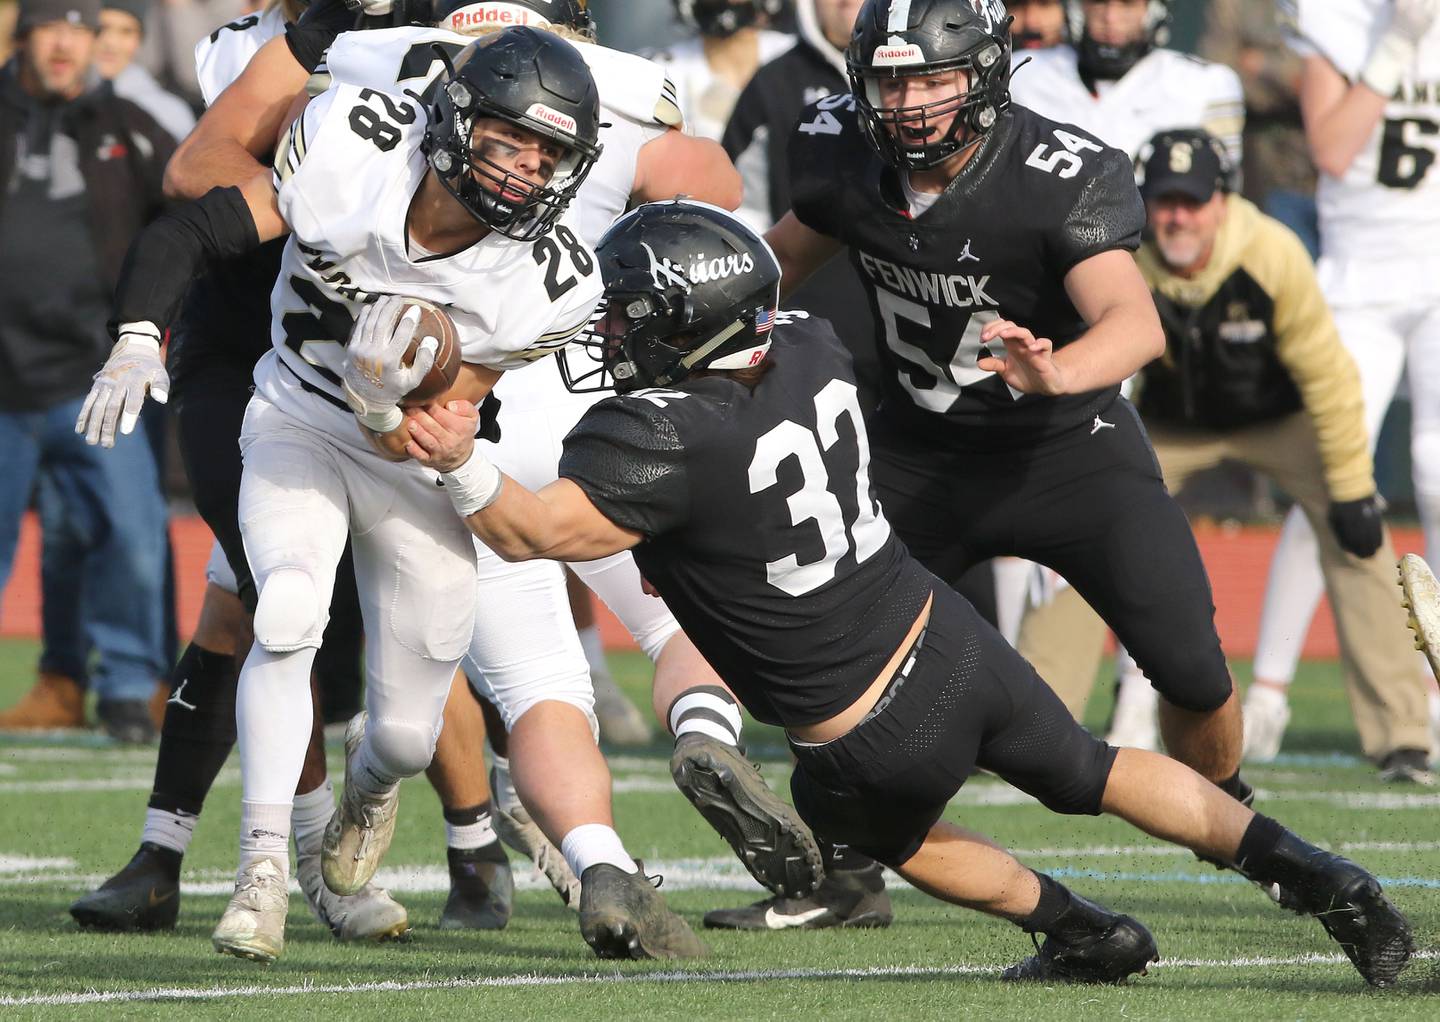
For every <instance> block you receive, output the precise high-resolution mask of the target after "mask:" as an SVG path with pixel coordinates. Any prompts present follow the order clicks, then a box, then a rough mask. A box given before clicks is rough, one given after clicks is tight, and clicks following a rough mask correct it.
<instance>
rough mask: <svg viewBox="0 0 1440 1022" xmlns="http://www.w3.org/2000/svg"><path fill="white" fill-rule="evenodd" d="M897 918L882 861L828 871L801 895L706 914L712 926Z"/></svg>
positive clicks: (860, 925)
mask: <svg viewBox="0 0 1440 1022" xmlns="http://www.w3.org/2000/svg"><path fill="white" fill-rule="evenodd" d="M894 918H895V914H894V912H893V911H892V910H891V908H890V895H889V894H887V893H886V892H885V878H884V875H883V874H882V873H881V871H880V866H879V864H878V863H877V864H874V865H871V866H867V867H866V868H865V869H860V870H846V871H844V872H836V871H832V872H829V873H826V874H825V879H824V880H822V881H821V882H820V886H819V887H817V888H816V889H815V890H814V892H813V893H811V894H807V895H805V896H804V897H802V898H766V899H765V900H764V901H757V902H756V903H755V904H753V905H746V906H745V907H744V908H719V909H715V910H714V911H713V912H706V913H705V926H706V927H707V928H708V929H712V930H826V929H829V928H831V927H839V926H844V927H850V928H852V929H865V928H874V929H883V928H884V927H886V926H889V925H890V923H891V921H892V920H893V919H894Z"/></svg>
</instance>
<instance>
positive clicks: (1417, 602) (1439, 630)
mask: <svg viewBox="0 0 1440 1022" xmlns="http://www.w3.org/2000/svg"><path fill="white" fill-rule="evenodd" d="M1400 588H1401V589H1402V590H1404V593H1405V596H1404V599H1403V600H1402V601H1401V602H1402V603H1403V604H1404V605H1405V610H1406V611H1407V612H1408V614H1409V618H1408V623H1409V625H1410V630H1411V631H1412V632H1414V633H1415V648H1416V649H1418V650H1420V651H1421V652H1423V653H1424V654H1425V658H1426V659H1427V660H1429V661H1430V669H1431V670H1432V671H1434V672H1435V676H1436V677H1440V582H1436V580H1435V573H1434V572H1432V571H1431V570H1430V565H1428V564H1426V563H1425V561H1424V559H1423V558H1421V557H1419V556H1418V555H1416V554H1406V555H1405V556H1404V557H1402V558H1400Z"/></svg>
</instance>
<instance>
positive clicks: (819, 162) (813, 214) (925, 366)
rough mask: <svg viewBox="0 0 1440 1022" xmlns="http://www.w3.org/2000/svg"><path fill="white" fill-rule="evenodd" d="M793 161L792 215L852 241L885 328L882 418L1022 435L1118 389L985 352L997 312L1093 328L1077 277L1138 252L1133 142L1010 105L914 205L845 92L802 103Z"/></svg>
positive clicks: (1092, 411)
mask: <svg viewBox="0 0 1440 1022" xmlns="http://www.w3.org/2000/svg"><path fill="white" fill-rule="evenodd" d="M790 173H791V193H792V196H793V198H792V202H793V204H794V213H795V215H796V217H798V218H799V220H800V221H801V222H802V223H804V224H805V225H806V226H808V227H810V228H812V229H813V230H816V231H818V232H819V233H821V234H824V235H828V236H829V237H831V238H834V239H835V240H837V241H839V242H841V243H843V244H845V245H846V246H848V248H849V255H850V261H851V263H852V264H853V265H854V267H855V270H856V272H857V274H858V275H859V278H860V280H861V281H862V283H863V286H864V287H865V289H866V296H867V297H868V298H869V301H870V306H871V311H872V315H873V316H874V319H875V323H876V333H877V335H879V336H880V337H883V338H884V345H883V347H882V349H881V356H882V361H883V363H884V366H885V369H886V374H885V379H884V380H883V391H882V398H881V405H880V414H882V415H885V416H887V417H889V418H890V419H891V420H892V421H894V422H896V423H898V424H900V425H902V426H904V427H907V428H909V429H910V430H912V431H916V432H923V433H925V434H926V435H927V436H930V437H935V438H938V439H942V440H944V441H945V442H948V443H955V444H959V445H963V446H971V447H975V446H982V445H983V446H1022V445H1025V444H1028V443H1031V442H1033V441H1035V440H1037V439H1040V438H1042V437H1044V436H1048V435H1053V434H1055V433H1058V432H1061V431H1063V430H1065V429H1068V428H1070V427H1071V426H1074V425H1076V424H1078V423H1081V422H1087V421H1089V420H1090V419H1091V418H1092V417H1093V416H1094V415H1096V414H1097V413H1099V412H1101V411H1103V410H1104V409H1105V408H1106V407H1107V406H1108V405H1109V404H1110V402H1111V401H1113V400H1114V397H1115V394H1116V393H1117V392H1118V388H1115V387H1109V388H1105V389H1103V390H1098V391H1092V392H1089V393H1085V394H1075V395H1064V396H1061V397H1042V396H1037V395H1028V394H1021V393H1019V392H1018V391H1015V390H1012V389H1011V388H1010V387H1009V386H1007V385H1006V384H1005V382H1004V381H1003V380H1002V379H1000V377H998V376H996V375H995V374H994V373H991V372H985V371H983V370H981V369H979V368H977V366H976V362H977V361H978V360H979V359H980V358H981V357H983V355H984V354H985V352H984V350H983V349H982V346H981V343H980V330H981V329H982V327H983V326H984V325H985V324H986V323H987V322H990V321H992V320H994V319H996V318H997V317H999V318H1005V319H1010V320H1013V321H1014V322H1016V323H1019V324H1020V325H1022V326H1024V327H1027V328H1029V329H1030V330H1032V331H1033V332H1034V334H1035V336H1037V337H1048V338H1050V339H1051V340H1052V341H1054V343H1055V346H1056V347H1057V348H1059V347H1062V346H1064V345H1065V344H1068V343H1069V342H1070V341H1072V340H1074V339H1075V338H1076V337H1078V336H1080V334H1082V333H1083V332H1084V331H1085V329H1086V323H1085V321H1084V320H1083V319H1082V318H1081V316H1080V314H1079V313H1078V312H1077V311H1076V309H1075V306H1074V304H1073V303H1072V302H1071V301H1070V297H1069V295H1068V294H1067V293H1066V291H1065V275H1066V274H1067V273H1068V272H1069V271H1070V269H1071V268H1072V267H1074V266H1075V265H1076V264H1077V263H1079V262H1082V261H1083V260H1085V259H1088V258H1090V257H1091V256H1094V255H1098V254H1099V253H1101V252H1105V251H1108V250H1110V249H1117V248H1118V249H1128V250H1130V251H1134V250H1135V249H1136V248H1137V247H1139V243H1140V231H1141V228H1142V227H1143V226H1144V223H1145V210H1144V207H1143V205H1142V204H1141V202H1140V196H1139V193H1138V192H1137V191H1136V188H1135V178H1134V172H1133V170H1132V169H1131V164H1130V158H1129V157H1128V156H1127V155H1126V154H1124V153H1122V152H1120V151H1119V150H1116V149H1112V148H1110V147H1108V146H1106V145H1104V144H1103V143H1101V142H1100V141H1099V140H1098V139H1096V138H1095V137H1094V136H1093V135H1090V134H1088V133H1087V132H1085V131H1083V130H1081V129H1080V128H1076V127H1074V126H1071V125H1065V124H1060V123H1058V122H1055V121H1051V120H1048V119H1047V118H1044V117H1041V116H1040V115H1039V114H1037V113H1035V112H1033V111H1031V110H1027V109H1025V108H1024V107H1018V106H1012V107H1011V108H1010V110H1009V111H1007V112H1006V113H1005V114H1003V115H1001V117H1000V119H999V120H998V121H997V122H996V124H995V126H994V127H993V128H992V129H991V130H990V131H989V132H988V133H987V134H986V136H985V138H984V139H983V140H982V141H981V142H980V143H979V145H978V146H977V148H976V150H975V153H974V155H972V156H971V157H970V160H969V162H968V163H966V165H965V167H964V168H963V169H962V170H961V171H960V173H959V175H958V176H956V178H955V179H954V180H953V181H951V182H950V185H949V186H948V187H947V188H946V189H945V191H944V192H943V193H941V194H940V195H939V196H938V197H936V199H935V202H934V204H933V205H932V206H931V207H930V208H929V209H927V210H925V211H923V212H921V213H920V214H919V215H912V213H911V211H910V203H909V202H908V201H907V199H906V198H905V196H904V193H903V190H902V186H901V183H900V179H899V177H898V175H897V173H896V172H895V171H894V170H893V169H892V168H890V167H889V166H887V165H886V164H885V163H883V162H882V161H881V160H880V158H879V156H877V155H876V154H875V151H874V150H873V149H872V148H871V147H870V145H869V143H868V142H867V141H866V139H865V137H864V134H863V133H862V130H861V126H860V124H859V123H858V120H857V115H856V112H855V107H854V99H853V97H851V96H849V95H848V94H847V95H843V96H842V95H836V96H829V97H826V98H825V99H822V100H820V101H819V102H818V103H816V104H814V105H812V106H811V107H809V108H808V109H807V110H806V111H805V112H804V113H802V114H801V121H800V125H799V128H798V129H797V133H796V134H795V135H794V136H793V138H792V139H791V142H790ZM995 349H996V353H997V354H999V353H1001V351H1002V349H1003V345H1000V344H996V345H995Z"/></svg>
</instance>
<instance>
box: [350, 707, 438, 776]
mask: <svg viewBox="0 0 1440 1022" xmlns="http://www.w3.org/2000/svg"><path fill="white" fill-rule="evenodd" d="M438 737H439V734H438V730H437V728H436V726H435V724H433V723H432V722H430V721H421V720H405V719H402V718H398V717H371V718H370V724H369V727H368V728H367V730H366V738H367V740H368V741H369V743H370V751H371V754H372V755H373V756H374V757H375V760H376V762H377V764H378V765H379V766H380V768H381V769H382V770H384V771H385V772H386V773H388V774H390V775H391V776H394V777H414V776H415V775H416V774H418V773H420V772H422V771H423V770H424V769H425V768H426V767H428V766H429V765H430V760H431V759H433V758H434V756H435V740H436V738H438Z"/></svg>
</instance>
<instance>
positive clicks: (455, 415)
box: [405, 401, 480, 472]
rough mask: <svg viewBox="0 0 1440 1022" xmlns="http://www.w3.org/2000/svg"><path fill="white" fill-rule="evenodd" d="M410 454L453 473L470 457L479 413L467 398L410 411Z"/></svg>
mask: <svg viewBox="0 0 1440 1022" xmlns="http://www.w3.org/2000/svg"><path fill="white" fill-rule="evenodd" d="M409 420H410V442H409V443H408V444H406V445H405V450H406V452H407V453H409V455H410V457H412V458H414V459H415V460H416V461H418V462H420V463H421V464H423V465H426V466H428V467H429V468H433V469H434V470H435V471H436V472H453V471H455V469H456V468H458V467H459V466H461V465H463V464H465V462H466V461H468V460H469V459H470V453H471V452H472V451H473V450H474V449H475V431H476V430H477V429H478V428H479V426H480V412H479V410H478V409H477V408H476V407H475V406H474V405H473V404H471V403H470V402H469V401H451V402H450V403H449V404H445V405H441V404H433V403H432V404H428V405H426V406H424V407H423V408H413V409H410V411H409Z"/></svg>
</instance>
